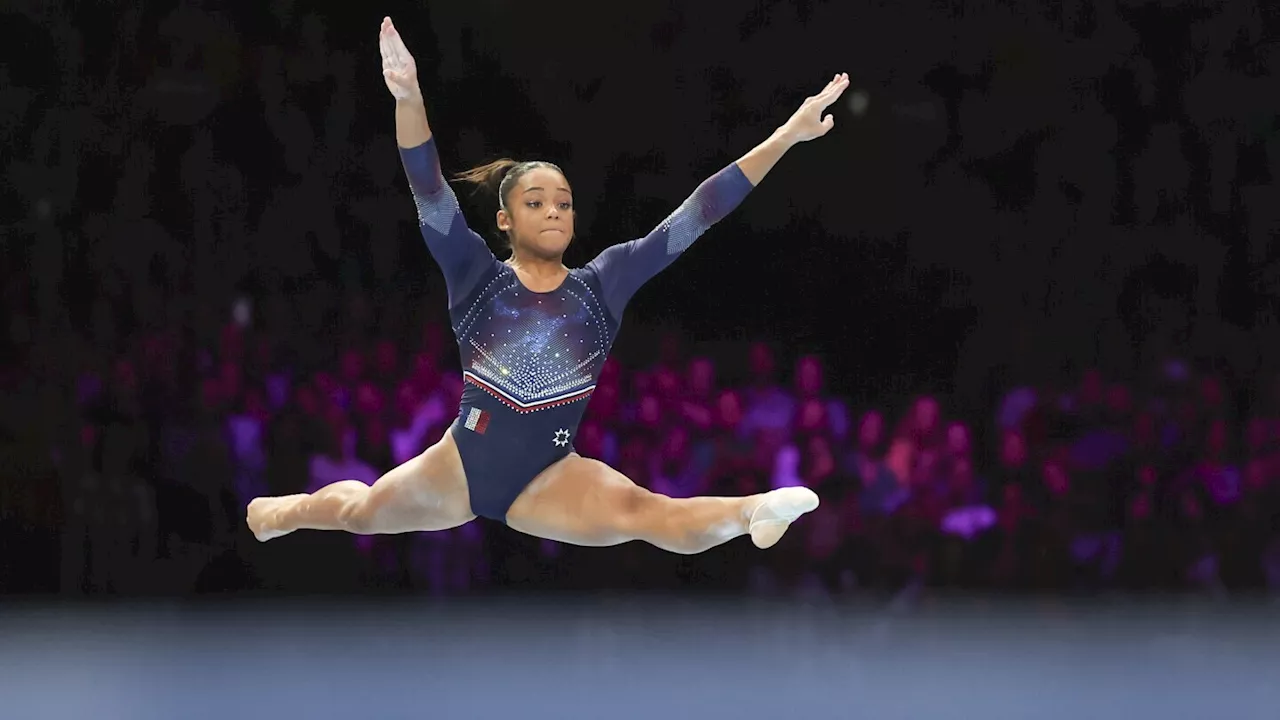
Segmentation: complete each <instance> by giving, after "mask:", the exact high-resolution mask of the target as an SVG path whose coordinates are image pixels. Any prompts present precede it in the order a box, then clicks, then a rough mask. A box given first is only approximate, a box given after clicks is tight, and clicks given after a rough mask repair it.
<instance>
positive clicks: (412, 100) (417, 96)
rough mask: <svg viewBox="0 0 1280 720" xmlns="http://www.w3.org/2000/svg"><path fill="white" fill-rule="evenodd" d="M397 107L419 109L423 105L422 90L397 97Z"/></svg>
mask: <svg viewBox="0 0 1280 720" xmlns="http://www.w3.org/2000/svg"><path fill="white" fill-rule="evenodd" d="M396 107H404V108H411V109H415V110H416V109H418V108H421V107H423V101H422V92H421V91H419V90H414V91H413V92H412V93H410V94H409V96H408V97H397V98H396Z"/></svg>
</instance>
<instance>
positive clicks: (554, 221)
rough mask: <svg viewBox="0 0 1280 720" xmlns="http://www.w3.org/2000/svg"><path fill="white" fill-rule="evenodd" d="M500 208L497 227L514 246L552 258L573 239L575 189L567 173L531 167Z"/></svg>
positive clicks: (559, 254)
mask: <svg viewBox="0 0 1280 720" xmlns="http://www.w3.org/2000/svg"><path fill="white" fill-rule="evenodd" d="M506 205H507V207H506V209H505V210H499V211H498V229H499V230H502V231H503V232H505V233H507V236H508V237H510V238H511V247H512V248H515V249H516V250H518V251H521V252H525V253H528V254H531V255H533V256H535V257H538V258H542V259H546V260H553V259H557V258H559V257H560V256H561V255H563V254H564V251H565V248H567V247H569V242H570V241H571V240H573V192H572V191H571V190H570V189H569V181H568V180H566V179H565V177H564V175H561V174H560V173H558V172H556V171H555V170H553V169H551V168H547V167H538V168H534V169H532V170H530V171H529V172H527V173H525V174H524V175H522V176H520V179H519V180H517V181H516V183H515V187H513V188H512V189H511V192H510V193H509V194H508V195H507V198H506Z"/></svg>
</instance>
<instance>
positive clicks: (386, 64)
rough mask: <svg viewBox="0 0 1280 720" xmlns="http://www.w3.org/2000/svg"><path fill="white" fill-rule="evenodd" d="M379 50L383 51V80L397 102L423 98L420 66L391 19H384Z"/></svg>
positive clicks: (379, 36)
mask: <svg viewBox="0 0 1280 720" xmlns="http://www.w3.org/2000/svg"><path fill="white" fill-rule="evenodd" d="M378 49H379V50H381V51H382V79H383V80H386V81H387V89H388V90H390V91H391V94H392V95H393V96H394V97H395V99H396V100H409V99H412V98H416V97H421V96H422V91H421V90H419V89H418V66H417V64H415V63H414V62H413V56H412V55H410V54H409V48H407V47H405V45H404V40H402V39H401V38H400V33H399V32H398V31H397V30H396V27H395V25H392V24H391V18H389V17H384V18H383V19H382V27H381V28H380V29H379V31H378Z"/></svg>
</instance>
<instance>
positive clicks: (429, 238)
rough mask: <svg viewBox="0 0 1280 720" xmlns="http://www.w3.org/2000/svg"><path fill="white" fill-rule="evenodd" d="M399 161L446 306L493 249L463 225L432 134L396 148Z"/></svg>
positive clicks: (481, 270)
mask: <svg viewBox="0 0 1280 720" xmlns="http://www.w3.org/2000/svg"><path fill="white" fill-rule="evenodd" d="M400 161H401V163H402V164H403V165H404V171H405V174H406V175H407V176H408V177H409V189H410V190H411V191H412V192H413V201H414V203H415V204H417V206H418V226H419V228H420V229H421V231H422V238H423V240H425V241H426V243H427V249H428V250H430V251H431V256H432V257H433V258H435V261H436V263H437V264H438V265H439V266H440V269H441V271H443V272H444V282H445V287H446V288H447V289H448V291H449V307H453V306H455V305H457V304H458V303H459V302H461V301H462V299H463V298H465V297H466V296H467V294H468V293H469V292H470V291H471V290H472V288H473V287H474V286H475V284H476V282H477V281H478V280H479V279H480V277H481V275H482V274H483V273H484V270H485V269H486V268H487V267H488V266H489V265H490V264H492V263H493V262H495V261H496V258H494V255H493V251H492V250H490V249H489V246H488V245H486V244H485V242H484V238H482V237H480V236H479V235H477V234H476V233H475V231H473V230H472V229H471V228H469V227H467V222H466V220H465V219H464V218H463V217H462V211H461V209H460V208H459V207H458V198H457V196H456V195H454V194H453V189H452V188H450V187H449V184H448V183H447V182H445V180H444V175H443V174H442V173H441V172H440V155H439V154H438V153H437V151H436V141H435V137H432V138H431V139H429V140H427V141H426V142H425V143H423V144H421V145H418V146H417V147H412V148H400Z"/></svg>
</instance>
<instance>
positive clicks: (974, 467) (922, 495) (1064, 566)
mask: <svg viewBox="0 0 1280 720" xmlns="http://www.w3.org/2000/svg"><path fill="white" fill-rule="evenodd" d="M448 333H449V331H448V328H447V327H440V326H428V329H427V332H425V333H424V336H423V339H422V341H421V342H420V343H416V344H415V345H414V346H412V347H404V346H402V345H399V344H397V343H396V342H394V341H392V340H388V339H382V340H378V341H374V342H371V343H368V344H366V345H361V346H357V347H341V348H339V349H338V351H337V358H336V361H335V362H334V363H333V364H331V365H325V366H321V367H317V368H313V369H305V368H303V367H301V366H299V365H298V364H296V363H291V362H289V361H287V360H286V359H284V357H283V356H282V353H281V348H280V347H279V344H278V342H277V341H276V339H275V338H274V337H273V336H272V335H271V334H270V333H267V332H261V331H256V330H254V329H253V328H251V327H244V326H241V325H239V324H236V323H235V322H232V323H230V324H228V325H227V326H226V327H225V328H224V330H223V332H222V334H221V337H220V341H219V343H218V344H217V345H216V346H215V348H213V349H212V350H211V351H210V352H209V354H208V356H207V358H206V362H205V365H204V369H203V370H202V371H201V372H199V373H198V374H197V375H198V378H199V380H198V387H199V397H198V399H197V401H196V404H195V407H194V408H193V412H192V413H191V414H190V415H189V416H187V417H186V418H184V419H183V420H182V421H176V420H177V419H176V418H173V416H172V414H171V410H170V409H171V408H172V407H173V402H174V400H173V398H174V397H175V394H176V393H177V392H178V391H179V388H177V387H176V385H175V383H176V381H177V377H178V376H179V375H180V373H179V368H177V367H176V366H174V365H173V364H172V363H170V362H164V360H165V359H166V358H174V357H181V356H183V355H184V353H182V352H181V351H180V350H179V349H178V348H175V347H174V346H173V343H175V342H180V341H179V340H176V339H174V338H171V337H166V336H164V335H163V334H158V335H148V336H144V337H141V338H138V341H137V343H136V349H135V350H134V351H132V352H129V353H126V354H124V355H121V356H117V357H113V358H111V362H110V364H109V366H107V367H94V368H87V369H86V371H85V372H84V373H83V374H82V375H81V376H80V378H79V381H78V392H79V399H80V409H81V417H82V418H83V421H82V422H83V424H82V426H81V428H80V434H81V438H82V441H83V449H84V451H85V452H86V453H88V454H89V455H91V456H93V460H92V463H91V465H90V466H89V467H86V468H85V469H84V471H83V472H82V473H81V474H80V475H79V476H78V479H77V482H78V483H79V487H78V488H77V489H76V490H75V492H74V493H73V495H74V497H76V498H77V499H78V502H77V505H76V506H75V507H73V508H68V509H67V510H68V515H67V517H66V518H65V522H66V523H67V532H68V533H71V537H69V539H70V540H72V541H73V542H72V546H75V545H77V544H78V542H79V539H78V538H77V537H74V535H75V534H76V533H82V534H84V540H85V541H86V544H87V546H89V547H91V548H92V550H91V552H90V554H89V555H88V556H77V557H72V558H68V559H67V560H68V562H69V567H70V568H73V569H76V570H77V571H79V570H80V569H83V570H84V572H85V575H84V578H83V579H82V580H81V581H82V582H85V583H89V585H88V587H97V585H96V583H100V582H106V583H110V582H112V581H113V580H112V578H113V576H114V574H115V573H116V572H117V571H118V569H119V568H120V567H121V566H120V565H118V564H117V558H118V556H120V555H125V556H132V557H133V558H135V559H136V560H137V561H138V562H144V563H145V561H149V560H151V559H153V558H154V557H155V555H153V554H154V553H156V552H157V538H159V537H162V536H169V537H171V540H170V542H173V541H178V542H180V536H186V537H188V538H191V539H192V541H195V542H203V543H208V544H212V545H215V546H216V545H218V544H220V543H228V542H232V541H234V536H237V535H239V536H240V542H241V543H242V544H243V543H244V542H245V540H244V537H243V536H244V528H243V509H244V507H245V505H246V504H247V503H248V501H249V500H250V499H252V498H253V497H255V496H258V495H283V494H290V493H299V492H314V491H315V490H317V489H318V488H320V487H322V486H324V485H325V484H327V483H330V482H334V481H337V480H342V479H358V480H362V481H365V482H369V483H372V482H373V481H375V480H376V479H377V478H378V477H379V476H380V475H381V474H382V473H383V472H385V471H386V470H387V469H389V468H391V467H393V466H394V465H396V464H399V463H401V462H404V461H405V460H407V459H409V458H410V457H412V456H414V455H416V454H417V453H419V452H421V451H422V450H423V449H425V448H426V447H427V446H429V445H430V444H432V443H433V442H435V441H436V440H438V439H439V438H440V437H441V436H442V434H443V433H444V432H446V428H447V426H448V425H449V423H451V422H452V421H453V419H454V418H455V417H456V414H457V408H458V396H459V393H460V392H461V382H460V380H459V376H458V370H457V366H456V348H455V346H454V345H453V343H452V338H451V336H450V335H449V334H448ZM661 348H662V351H661V353H660V357H659V361H658V362H657V363H655V364H651V365H645V366H641V367H626V366H624V365H623V364H621V363H619V362H616V361H611V362H610V363H609V365H608V367H607V369H606V371H605V373H604V375H603V376H602V377H601V379H600V383H599V385H598V388H597V390H596V392H595V394H594V396H593V398H592V400H591V404H590V406H589V409H588V412H587V416H586V420H585V421H584V423H583V425H582V426H581V429H580V431H579V434H578V437H577V438H576V439H575V448H576V449H577V450H578V452H580V453H582V454H584V455H587V456H590V457H596V458H600V459H602V460H604V461H605V462H607V463H609V464H610V465H612V466H613V467H615V468H617V469H618V470H620V471H621V472H623V473H624V474H626V475H627V476H628V477H630V478H632V479H633V480H634V481H635V482H637V483H639V484H641V485H643V486H645V487H647V488H650V489H651V490H654V491H655V492H660V493H663V494H667V495H670V496H673V497H688V496H693V495H703V494H731V495H741V494H749V493H756V492H762V491H765V490H768V489H770V488H776V487H782V486H787V485H805V486H807V487H811V488H813V489H814V490H816V491H817V492H818V493H819V494H820V495H821V497H822V498H823V501H824V502H823V505H822V506H821V507H820V508H819V509H818V510H817V511H816V512H815V513H814V514H813V515H811V516H807V517H806V518H805V520H804V521H803V522H800V523H798V524H797V525H795V526H794V527H793V529H792V530H791V532H790V533H789V535H788V536H787V538H786V540H785V541H784V543H782V544H781V545H780V546H778V548H776V549H775V550H773V551H770V552H767V553H762V552H758V551H754V550H753V549H751V550H746V549H745V548H744V545H743V543H741V542H740V543H739V544H738V546H736V547H734V546H730V547H729V548H727V549H721V550H717V551H713V552H711V553H708V554H707V555H705V556H696V557H692V558H685V557H675V556H670V557H668V556H665V555H664V554H663V553H661V552H660V551H656V550H653V549H651V548H647V547H640V546H628V547H625V548H620V549H611V550H599V549H577V548H570V547H565V546H562V545H559V544H557V543H550V542H540V541H537V542H535V541H532V540H525V541H522V540H520V539H518V538H514V537H513V535H514V533H512V532H510V531H508V530H506V529H505V528H500V527H499V526H496V525H493V524H490V523H488V522H487V521H483V520H482V521H477V522H476V523H473V524H471V525H468V526H465V527H463V528H459V529H455V530H452V531H449V532H444V533H429V534H421V535H413V536H408V537H394V538H365V537H353V536H348V535H340V536H337V535H335V537H333V538H329V539H327V540H325V541H324V542H325V543H326V545H325V547H326V548H329V549H328V550H325V552H327V553H329V556H328V557H326V559H325V560H324V561H323V562H319V561H317V565H318V566H323V567H325V568H330V569H332V568H336V567H342V562H343V560H342V559H343V558H345V559H346V561H347V562H349V563H351V564H349V565H347V567H348V568H349V570H350V574H349V576H350V577H360V578H365V579H368V578H374V579H377V581H378V582H386V583H389V584H390V585H396V584H397V583H399V584H401V585H403V584H404V583H408V584H409V585H410V586H413V587H417V588H420V589H423V590H426V591H433V592H462V591H481V590H483V589H485V588H487V587H489V586H490V585H491V584H493V583H499V582H500V583H502V584H504V585H506V584H511V583H530V584H534V585H538V586H545V587H551V588H557V587H565V586H577V585H579V584H580V585H581V586H585V587H613V586H619V585H621V586H633V585H634V586H635V587H638V588H647V589H654V588H662V587H666V586H669V585H670V586H672V587H674V585H671V584H672V583H676V584H692V585H693V586H694V587H699V586H701V589H705V590H715V591H735V590H738V591H752V592H774V591H782V592H791V591H797V590H804V591H806V592H817V593H822V594H839V593H843V592H858V591H862V590H866V589H871V590H874V591H891V590H893V589H896V588H902V587H904V586H906V585H908V584H911V583H917V584H924V585H930V586H937V587H940V588H947V589H950V590H955V591H965V590H970V591H977V590H997V591H1010V592H1018V591H1042V592H1049V591H1053V592H1092V591H1098V590H1106V589H1113V590H1123V591H1134V592H1176V591H1186V590H1201V591H1206V592H1226V591H1231V590H1236V591H1259V590H1263V589H1268V588H1269V589H1272V590H1277V589H1280V532H1278V530H1280V522H1278V521H1280V412H1278V411H1277V410H1280V378H1277V382H1276V383H1275V384H1274V385H1273V386H1272V387H1271V388H1270V389H1269V391H1270V392H1269V394H1268V395H1267V402H1266V403H1265V404H1260V405H1259V407H1265V409H1263V410H1259V411H1258V412H1257V414H1254V415H1251V416H1249V417H1243V418H1242V417H1240V416H1239V414H1238V413H1237V411H1236V409H1235V408H1234V407H1233V406H1232V403H1231V402H1230V399H1229V398H1228V396H1227V393H1226V392H1225V391H1224V387H1223V384H1222V381H1221V379H1220V378H1218V377H1217V376H1215V375H1213V374H1201V373H1196V372H1195V371H1194V370H1193V369H1192V368H1191V367H1189V366H1188V365H1187V364H1186V363H1183V362H1181V361H1175V360H1171V361H1169V362H1168V363H1167V364H1166V365H1165V366H1164V367H1162V368H1160V370H1159V372H1158V373H1157V374H1155V375H1154V376H1152V377H1148V378H1145V379H1143V381H1142V382H1137V383H1135V382H1131V381H1127V380H1124V379H1115V378H1107V377H1104V376H1103V374H1102V373H1100V372H1098V371H1089V372H1086V373H1084V374H1083V376H1082V377H1080V378H1079V379H1078V382H1075V383H1073V384H1071V385H1070V386H1067V387H1019V388H1015V389H1012V390H1011V391H1010V392H1009V393H1008V394H1007V395H1005V396H1004V398H1003V399H1002V401H1001V403H1000V404H999V407H998V409H997V412H996V413H995V415H994V417H978V418H962V417H955V416H952V415H950V414H949V413H948V412H947V409H946V402H945V400H944V399H943V398H940V397H937V396H933V395H923V396H919V397H916V398H914V399H912V400H911V401H910V402H909V403H907V404H906V405H905V406H903V407H900V408H875V407H850V404H849V403H848V402H847V401H845V400H844V399H842V398H840V397H836V396H833V395H831V394H829V392H828V390H827V387H826V378H825V369H824V363H823V361H822V358H820V357H818V356H814V355H802V356H800V357H798V358H797V359H796V360H795V362H794V363H793V365H792V366H791V367H778V364H777V360H776V358H775V351H774V349H773V348H772V347H771V346H770V345H769V344H768V343H764V342H755V343H750V344H748V345H746V346H739V347H733V348H721V349H718V352H716V353H706V354H702V353H699V351H698V350H699V348H698V347H697V346H693V347H688V346H686V345H685V343H683V342H682V341H681V340H680V339H679V336H677V335H674V334H668V335H666V336H664V340H663V342H662V343H661ZM148 418H151V419H160V420H159V421H158V422H154V421H153V422H150V423H149V422H148ZM159 508H164V512H165V513H168V514H169V517H159V516H158V515H159V513H158V509H159ZM201 527H203V528H204V533H205V535H204V537H195V536H194V535H193V533H197V532H198V531H197V530H196V528H201ZM488 536H496V537H488ZM273 542H275V543H276V544H277V545H282V544H285V543H290V542H293V540H292V539H286V540H281V541H273ZM300 542H303V543H305V542H307V541H305V540H304V541H300ZM339 545H344V546H346V547H343V548H340V549H339V551H337V552H335V548H338V546H339ZM295 547H297V546H295ZM99 552H101V553H103V555H102V556H101V557H99V555H98V553H99ZM257 552H258V551H255V550H253V549H252V548H248V549H246V548H244V547H241V548H240V553H241V555H242V559H243V560H244V561H245V562H248V563H250V564H252V563H254V562H255V561H256V560H261V561H262V562H270V560H269V559H268V558H266V556H265V555H260V554H259V555H255V553H257ZM281 552H284V551H281ZM513 556H515V557H513ZM513 564H514V565H513ZM507 566H512V567H507ZM98 572H102V573H105V575H104V576H103V577H102V578H98V579H95V578H97V573H98ZM67 579H68V578H64V581H65V580H67ZM274 581H275V582H283V581H282V580H279V579H278V578H277V579H276V580H274Z"/></svg>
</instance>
